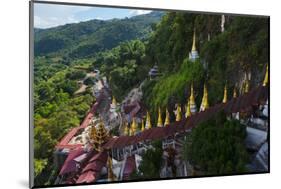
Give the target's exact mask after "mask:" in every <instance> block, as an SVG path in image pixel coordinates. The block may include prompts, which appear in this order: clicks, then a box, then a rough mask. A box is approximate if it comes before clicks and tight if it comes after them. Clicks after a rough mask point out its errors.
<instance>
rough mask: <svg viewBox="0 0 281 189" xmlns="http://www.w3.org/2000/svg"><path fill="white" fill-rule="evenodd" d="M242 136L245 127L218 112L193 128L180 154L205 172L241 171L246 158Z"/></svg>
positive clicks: (244, 135) (214, 173)
mask: <svg viewBox="0 0 281 189" xmlns="http://www.w3.org/2000/svg"><path fill="white" fill-rule="evenodd" d="M245 137H246V127H245V126H244V125H242V124H240V123H239V121H237V120H231V121H229V120H227V119H226V116H225V115H224V114H223V113H221V114H219V115H217V116H216V117H214V118H212V119H211V120H208V121H206V122H203V123H201V124H199V125H198V126H197V127H195V128H194V129H193V130H192V133H191V134H190V135H189V136H187V138H186V140H185V144H184V148H183V149H184V150H183V157H184V158H185V159H186V160H188V161H190V162H191V164H193V165H196V166H199V167H200V169H201V170H202V171H204V172H205V174H206V175H208V174H210V175H216V174H237V173H243V172H245V171H246V167H245V165H246V163H247V161H248V154H247V151H246V148H245V146H244V145H243V144H244V140H245Z"/></svg>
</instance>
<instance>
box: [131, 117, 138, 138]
mask: <svg viewBox="0 0 281 189" xmlns="http://www.w3.org/2000/svg"><path fill="white" fill-rule="evenodd" d="M136 131H137V122H136V118H133V123H132V125H131V133H130V135H131V136H132V135H135V134H136Z"/></svg>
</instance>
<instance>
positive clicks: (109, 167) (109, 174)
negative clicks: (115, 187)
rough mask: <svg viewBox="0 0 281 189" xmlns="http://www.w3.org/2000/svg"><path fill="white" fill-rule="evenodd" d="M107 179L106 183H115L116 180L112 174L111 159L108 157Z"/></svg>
mask: <svg viewBox="0 0 281 189" xmlns="http://www.w3.org/2000/svg"><path fill="white" fill-rule="evenodd" d="M107 178H108V181H115V180H116V176H115V175H114V173H113V169H112V159H111V157H110V156H108V158H107Z"/></svg>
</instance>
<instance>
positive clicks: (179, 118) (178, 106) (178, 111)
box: [176, 104, 181, 121]
mask: <svg viewBox="0 0 281 189" xmlns="http://www.w3.org/2000/svg"><path fill="white" fill-rule="evenodd" d="M180 120H181V106H180V104H177V110H176V121H180Z"/></svg>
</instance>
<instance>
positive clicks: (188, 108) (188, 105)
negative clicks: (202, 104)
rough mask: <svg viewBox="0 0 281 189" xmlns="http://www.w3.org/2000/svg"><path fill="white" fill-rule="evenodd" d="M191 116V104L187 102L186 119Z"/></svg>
mask: <svg viewBox="0 0 281 189" xmlns="http://www.w3.org/2000/svg"><path fill="white" fill-rule="evenodd" d="M190 116H191V110H190V102H189V101H188V102H187V105H186V112H185V117H186V118H187V117H190Z"/></svg>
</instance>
